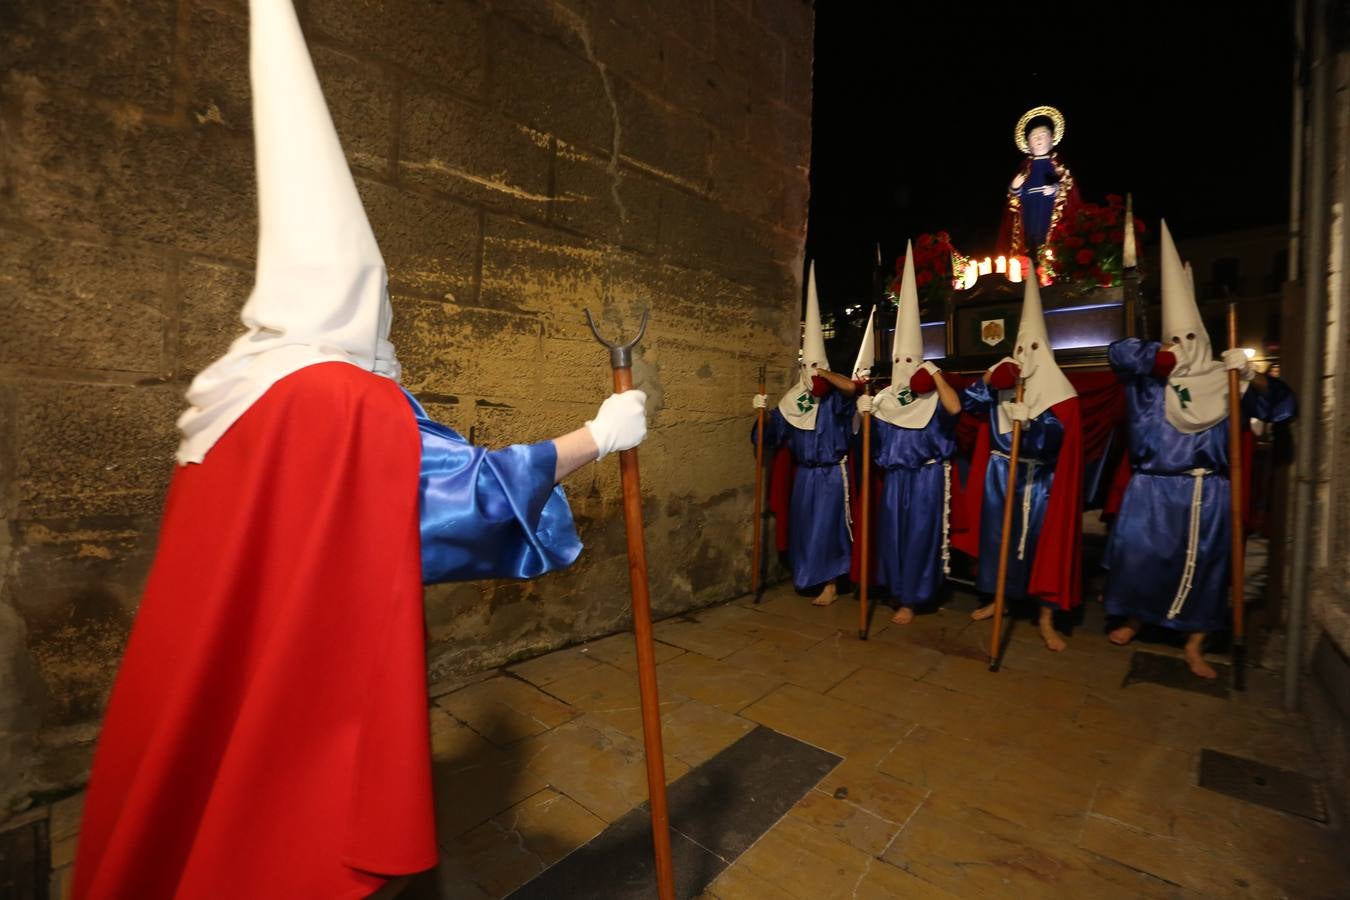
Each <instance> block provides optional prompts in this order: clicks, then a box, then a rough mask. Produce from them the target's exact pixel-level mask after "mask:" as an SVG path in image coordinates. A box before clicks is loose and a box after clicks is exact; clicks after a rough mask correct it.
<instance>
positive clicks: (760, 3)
mask: <svg viewBox="0 0 1350 900" xmlns="http://www.w3.org/2000/svg"><path fill="white" fill-rule="evenodd" d="M750 13H751V15H753V16H754V17H755V19H756V21H759V22H761V23H763V24H764V26H765V27H766V28H768V29H769V30H770V31H772V32H773V33H774V34H776V35H778V36H779V37H781V38H782V39H783V40H784V42H786V43H787V45H788V46H789V47H791V48H793V49H795V50H798V51H803V52H805V53H806V54H807V55H808V56H809V55H810V52H811V37H812V35H813V34H814V32H815V24H816V14H815V11H814V10H813V9H812V7H811V3H810V2H809V0H751V2H750Z"/></svg>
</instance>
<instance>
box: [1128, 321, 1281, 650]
mask: <svg viewBox="0 0 1350 900" xmlns="http://www.w3.org/2000/svg"><path fill="white" fill-rule="evenodd" d="M1161 349H1162V345H1161V344H1159V343H1158V342H1157V341H1142V340H1140V339H1139V338H1126V339H1124V340H1121V341H1116V342H1115V343H1114V344H1112V345H1111V346H1110V347H1109V348H1108V349H1107V356H1108V358H1109V359H1110V362H1111V368H1113V369H1114V370H1115V371H1116V374H1117V375H1119V376H1120V378H1121V379H1122V380H1123V381H1124V382H1125V400H1126V404H1127V414H1128V417H1129V418H1128V421H1129V428H1130V448H1129V452H1130V467H1131V469H1132V470H1133V472H1132V474H1131V476H1130V483H1129V485H1128V486H1127V487H1126V488H1125V498H1124V500H1123V501H1122V502H1121V506H1120V514H1119V515H1118V516H1117V517H1116V521H1115V524H1114V525H1113V526H1112V528H1111V535H1110V537H1109V538H1108V540H1107V545H1106V559H1105V562H1104V563H1103V565H1104V566H1105V568H1106V569H1107V570H1108V574H1107V580H1106V612H1107V614H1108V615H1113V616H1129V617H1131V618H1136V619H1139V620H1140V621H1141V622H1144V623H1146V624H1150V625H1163V626H1165V627H1167V628H1174V629H1176V630H1178V631H1189V632H1195V631H1219V630H1222V629H1223V628H1225V627H1227V624H1228V588H1229V580H1230V579H1229V573H1230V569H1229V554H1230V549H1229V548H1230V547H1231V543H1230V538H1231V535H1232V512H1231V510H1230V499H1229V498H1230V493H1229V483H1228V419H1227V418H1224V419H1222V420H1220V421H1219V422H1218V423H1217V424H1215V425H1212V426H1211V427H1209V428H1207V429H1205V430H1204V431H1200V432H1196V433H1195V434H1185V433H1183V432H1181V431H1178V430H1177V429H1176V428H1173V427H1172V425H1171V424H1170V423H1169V422H1168V421H1167V416H1166V413H1165V412H1164V405H1165V403H1166V391H1167V381H1166V380H1165V379H1162V378H1157V377H1155V376H1154V375H1152V374H1151V372H1152V371H1153V363H1154V360H1155V359H1156V357H1157V355H1158V351H1159V350H1161ZM1267 385H1268V387H1267V389H1266V392H1265V393H1261V392H1260V391H1258V390H1256V388H1254V387H1249V388H1248V389H1247V391H1246V392H1245V393H1243V395H1242V403H1241V409H1242V414H1243V416H1245V417H1247V418H1251V419H1260V420H1262V421H1265V422H1287V421H1289V420H1290V419H1292V418H1293V417H1294V416H1295V415H1296V414H1297V412H1298V404H1297V402H1296V400H1295V398H1294V394H1293V391H1291V390H1290V389H1289V386H1288V385H1287V384H1285V383H1284V382H1283V381H1280V380H1279V379H1277V378H1269V377H1268V378H1267ZM1197 494H1198V497H1197ZM1197 499H1198V500H1199V502H1198V504H1196V503H1195V501H1196V500H1197ZM1193 505H1194V506H1195V507H1196V508H1195V511H1194V515H1195V541H1194V547H1192V546H1191V544H1192V541H1191V529H1192V507H1193ZM1188 551H1189V552H1188ZM1188 556H1193V557H1194V560H1193V568H1192V570H1191V571H1190V573H1189V589H1182V588H1183V580H1186V578H1187V559H1188Z"/></svg>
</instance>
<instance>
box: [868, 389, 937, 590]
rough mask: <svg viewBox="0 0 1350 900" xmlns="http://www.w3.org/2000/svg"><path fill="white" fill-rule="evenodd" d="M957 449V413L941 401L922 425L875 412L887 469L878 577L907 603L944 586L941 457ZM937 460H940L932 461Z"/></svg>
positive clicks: (877, 460) (876, 460)
mask: <svg viewBox="0 0 1350 900" xmlns="http://www.w3.org/2000/svg"><path fill="white" fill-rule="evenodd" d="M955 452H956V417H955V416H953V415H950V414H949V413H948V412H947V410H945V409H943V407H942V404H941V402H939V403H938V404H937V408H936V409H935V410H934V411H933V417H932V418H931V419H929V420H928V424H927V425H925V426H924V427H923V428H900V427H898V426H896V425H891V424H890V423H888V422H883V421H881V420H880V419H878V418H876V417H875V416H873V417H872V462H873V464H874V465H876V466H878V467H880V468H881V469H882V470H883V475H882V486H881V496H879V497H878V498H877V507H876V517H877V522H876V541H877V542H876V550H875V553H876V556H877V567H876V574H877V581H878V582H880V583H881V584H882V585H883V586H884V587H885V588H886V589H887V590H888V591H890V593H891V596H892V597H895V598H896V599H898V600H899V601H900V603H901V604H903V605H905V606H921V605H923V604H925V603H928V602H929V601H930V600H932V599H933V597H934V596H935V595H936V594H937V592H938V588H940V587H941V586H942V513H943V510H944V509H945V507H946V502H947V495H946V479H945V478H944V476H943V469H942V461H943V460H946V459H950V458H951V457H952V454H954V453H955ZM932 460H936V462H932Z"/></svg>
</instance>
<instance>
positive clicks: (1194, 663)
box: [1186, 649, 1219, 678]
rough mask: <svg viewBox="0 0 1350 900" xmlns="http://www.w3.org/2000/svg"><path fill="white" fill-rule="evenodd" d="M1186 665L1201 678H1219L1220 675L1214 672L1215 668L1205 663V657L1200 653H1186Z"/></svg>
mask: <svg viewBox="0 0 1350 900" xmlns="http://www.w3.org/2000/svg"><path fill="white" fill-rule="evenodd" d="M1186 665H1188V666H1190V667H1191V672H1193V673H1194V674H1196V675H1199V676H1200V677H1201V678H1218V677H1219V673H1218V672H1216V671H1214V667H1213V666H1211V665H1210V664H1209V663H1207V662H1205V658H1204V656H1202V655H1200V654H1199V653H1192V652H1191V651H1190V650H1189V649H1188V650H1187V651H1186Z"/></svg>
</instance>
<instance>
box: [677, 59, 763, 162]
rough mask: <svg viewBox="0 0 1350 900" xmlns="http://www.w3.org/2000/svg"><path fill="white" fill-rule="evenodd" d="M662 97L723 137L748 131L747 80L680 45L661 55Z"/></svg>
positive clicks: (737, 137) (736, 136)
mask: <svg viewBox="0 0 1350 900" xmlns="http://www.w3.org/2000/svg"><path fill="white" fill-rule="evenodd" d="M665 70H666V73H665V89H664V92H665V96H666V98H667V99H669V100H670V102H671V103H673V104H675V105H676V106H678V107H680V108H681V109H686V110H689V111H690V112H693V113H696V114H697V115H699V116H701V117H702V118H703V119H704V121H706V122H708V123H709V124H710V125H712V127H713V128H714V129H716V131H717V132H718V133H719V134H720V135H721V136H723V137H724V138H727V139H730V140H744V139H745V137H746V136H747V135H748V134H749V116H750V83H749V82H748V81H747V80H746V78H745V76H744V75H742V74H740V73H739V72H737V71H735V70H733V69H731V68H729V67H727V66H726V65H724V64H723V63H721V62H718V61H716V60H710V59H705V58H704V57H703V56H701V55H699V54H697V53H694V52H693V51H691V50H689V49H688V48H685V47H683V46H681V45H675V46H672V47H670V48H669V49H668V50H667V51H666V54H665Z"/></svg>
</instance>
